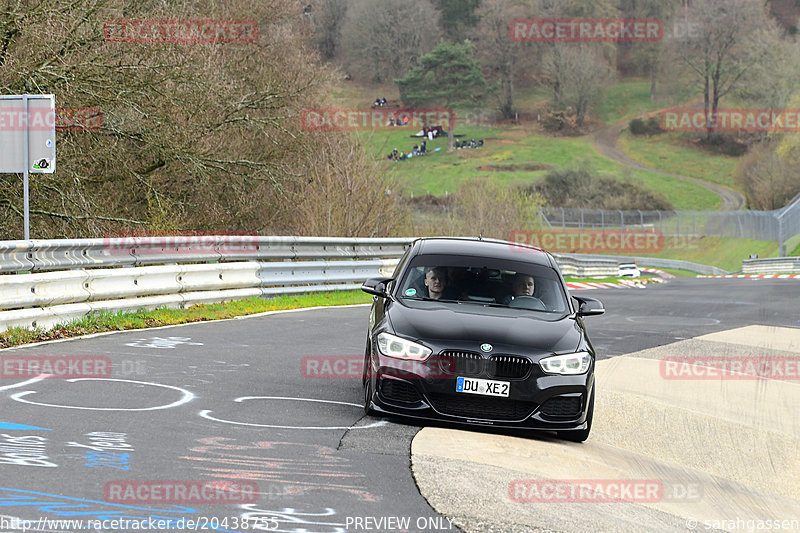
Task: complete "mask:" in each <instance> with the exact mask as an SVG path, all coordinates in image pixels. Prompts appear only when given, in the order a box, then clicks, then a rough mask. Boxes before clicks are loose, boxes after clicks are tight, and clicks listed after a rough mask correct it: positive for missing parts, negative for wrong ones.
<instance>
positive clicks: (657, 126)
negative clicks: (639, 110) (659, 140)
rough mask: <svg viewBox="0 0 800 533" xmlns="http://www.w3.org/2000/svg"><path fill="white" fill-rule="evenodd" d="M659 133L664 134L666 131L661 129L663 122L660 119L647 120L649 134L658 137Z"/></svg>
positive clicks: (651, 118)
mask: <svg viewBox="0 0 800 533" xmlns="http://www.w3.org/2000/svg"><path fill="white" fill-rule="evenodd" d="M659 133H664V130H662V129H661V120H660V119H659V118H658V117H650V118H649V119H647V134H648V135H658V134H659Z"/></svg>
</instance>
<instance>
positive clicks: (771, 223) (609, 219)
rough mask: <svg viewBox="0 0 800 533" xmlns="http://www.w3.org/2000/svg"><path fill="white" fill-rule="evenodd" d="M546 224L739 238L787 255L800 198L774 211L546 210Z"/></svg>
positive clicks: (798, 224) (797, 228) (799, 220)
mask: <svg viewBox="0 0 800 533" xmlns="http://www.w3.org/2000/svg"><path fill="white" fill-rule="evenodd" d="M540 215H541V217H542V221H543V222H544V224H545V225H546V226H548V227H550V228H552V229H564V230H566V229H568V228H569V229H580V230H606V229H614V230H619V229H648V230H656V231H659V232H661V234H662V235H668V236H676V237H699V236H712V237H736V238H744V239H755V240H761V241H776V242H777V243H778V245H779V248H780V255H781V257H784V256H785V255H786V241H787V240H789V239H790V238H792V237H794V236H795V235H798V234H800V195H798V196H796V197H795V198H794V199H793V200H792V201H791V202H789V204H787V205H786V206H785V207H783V208H781V209H775V210H772V211H749V210H742V211H644V210H639V209H637V210H635V211H625V210H621V209H613V210H612V209H580V208H566V207H545V208H542V210H541V211H540Z"/></svg>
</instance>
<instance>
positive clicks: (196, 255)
mask: <svg viewBox="0 0 800 533" xmlns="http://www.w3.org/2000/svg"><path fill="white" fill-rule="evenodd" d="M412 241H413V239H412V238H396V239H363V238H327V237H274V236H266V237H265V236H214V235H209V236H189V237H182V236H177V237H148V238H144V237H125V238H111V239H66V240H31V241H6V242H0V273H4V274H2V275H0V331H3V330H5V329H8V328H9V327H26V328H35V327H42V328H48V327H52V326H54V325H56V324H58V323H66V322H68V321H70V320H74V319H77V318H80V317H82V316H85V315H86V314H88V313H91V312H97V311H110V312H115V311H122V310H136V309H154V308H157V307H162V306H165V307H188V306H191V305H196V304H200V303H213V302H223V301H230V300H237V299H242V298H248V297H251V296H274V295H280V294H294V293H304V292H322V291H332V290H352V289H358V288H359V287H360V286H361V283H362V282H363V281H364V280H365V279H367V278H370V277H375V276H379V275H389V274H390V273H391V271H392V270H393V269H394V265H395V264H396V263H397V260H398V258H399V257H400V256H401V255H402V254H403V252H404V251H405V249H406V248H407V247H408V245H409V244H411V242H412ZM555 257H556V260H557V261H558V263H559V265H560V267H561V269H562V272H563V273H564V274H566V275H574V276H600V277H605V276H613V275H616V274H617V269H618V261H619V260H620V258H617V257H610V256H586V255H578V254H563V255H556V256H555ZM626 259H630V258H626ZM637 259H639V263H640V264H643V265H650V266H657V267H673V268H684V269H688V270H693V271H696V272H699V273H702V274H720V273H725V272H724V271H722V270H720V269H717V268H714V267H706V266H704V265H696V264H694V263H688V262H685V261H671V260H667V259H659V260H655V259H650V258H637ZM11 272H21V273H17V274H9V273H11Z"/></svg>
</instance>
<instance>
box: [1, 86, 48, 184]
mask: <svg viewBox="0 0 800 533" xmlns="http://www.w3.org/2000/svg"><path fill="white" fill-rule="evenodd" d="M26 137H27V144H28V146H27V152H28V154H27V157H26V156H25V151H26V150H25V141H26ZM26 160H27V169H26ZM26 170H27V171H28V172H31V173H36V174H52V173H53V172H55V170H56V100H55V96H54V95H52V94H41V95H15V96H0V173H23V172H25V171H26Z"/></svg>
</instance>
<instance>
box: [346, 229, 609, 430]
mask: <svg viewBox="0 0 800 533" xmlns="http://www.w3.org/2000/svg"><path fill="white" fill-rule="evenodd" d="M362 290H364V291H366V292H368V293H370V294H372V295H373V296H374V299H373V303H372V309H371V311H370V319H369V322H370V323H369V333H368V338H367V346H366V355H365V361H364V373H363V382H364V408H365V410H366V411H367V413H379V414H398V415H403V416H410V417H414V418H420V419H429V420H444V421H448V422H455V423H461V424H469V425H479V426H494V427H503V428H527V429H535V430H549V431H556V432H557V434H558V436H559V437H560V438H564V439H568V440H573V441H584V440H586V439H587V438H588V436H589V431H590V429H591V426H592V412H593V410H594V363H595V352H594V349H593V348H592V344H591V342H590V341H589V338H588V336H587V334H586V330H585V327H584V323H583V317H584V316H589V315H599V314H602V313H603V312H604V309H603V306H602V304H601V303H600V302H599V301H598V300H595V299H593V298H587V297H579V296H573V297H570V295H569V293H568V291H567V287H566V285H565V283H564V278H563V277H562V276H561V272H560V271H559V269H558V266H557V265H556V262H555V260H554V259H553V257H552V256H551V255H550V254H549V253H547V252H545V251H543V250H541V249H539V248H534V247H530V246H526V245H520V244H514V243H510V242H504V241H495V240H484V239H465V238H428V239H418V240H416V241H414V243H413V244H412V245H411V247H410V248H409V249H408V250H407V252H406V253H405V255H404V256H403V257H402V259H401V260H400V262H399V263H398V265H397V268H396V269H395V272H394V276H393V277H391V278H373V279H369V280H367V281H366V282H364V285H363V286H362Z"/></svg>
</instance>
